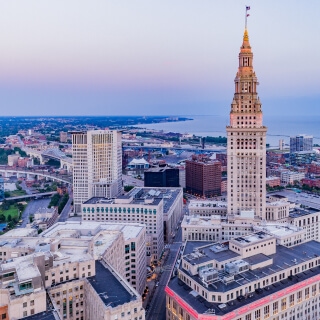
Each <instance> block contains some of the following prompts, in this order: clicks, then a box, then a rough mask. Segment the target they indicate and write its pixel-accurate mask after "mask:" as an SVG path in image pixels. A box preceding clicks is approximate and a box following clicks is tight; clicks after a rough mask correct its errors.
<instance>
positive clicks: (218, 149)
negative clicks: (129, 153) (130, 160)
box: [122, 145, 226, 154]
mask: <svg viewBox="0 0 320 320" xmlns="http://www.w3.org/2000/svg"><path fill="white" fill-rule="evenodd" d="M122 148H123V149H124V150H128V149H131V150H141V149H142V150H145V151H149V150H150V151H152V150H158V151H161V152H164V151H166V150H172V151H173V152H175V153H177V154H181V153H182V152H183V151H188V152H194V153H204V152H216V153H222V152H225V151H226V148H225V147H217V146H213V147H212V148H205V149H202V148H201V147H192V146H188V147H183V146H181V147H179V146H173V147H164V146H153V145H151V146H150V145H144V146H139V145H123V146H122Z"/></svg>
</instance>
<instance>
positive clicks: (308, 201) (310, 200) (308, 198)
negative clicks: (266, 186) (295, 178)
mask: <svg viewBox="0 0 320 320" xmlns="http://www.w3.org/2000/svg"><path fill="white" fill-rule="evenodd" d="M268 194H270V195H272V194H279V195H282V196H284V197H286V198H288V200H289V201H290V202H295V203H301V204H303V205H306V206H310V207H314V208H317V209H318V208H319V209H320V196H318V195H314V194H309V193H306V192H300V193H298V192H296V191H293V190H283V191H278V192H271V193H268Z"/></svg>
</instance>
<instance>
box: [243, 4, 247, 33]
mask: <svg viewBox="0 0 320 320" xmlns="http://www.w3.org/2000/svg"><path fill="white" fill-rule="evenodd" d="M247 18H248V9H247V6H246V16H245V24H244V26H245V29H246V30H247Z"/></svg>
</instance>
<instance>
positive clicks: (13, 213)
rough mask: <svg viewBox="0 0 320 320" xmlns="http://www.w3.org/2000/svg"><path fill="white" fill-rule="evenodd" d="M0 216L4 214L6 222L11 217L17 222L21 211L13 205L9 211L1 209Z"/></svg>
mask: <svg viewBox="0 0 320 320" xmlns="http://www.w3.org/2000/svg"><path fill="white" fill-rule="evenodd" d="M0 214H3V215H4V216H5V217H6V220H7V218H8V216H9V215H10V216H11V218H12V219H13V218H16V219H17V220H19V210H18V208H17V207H15V206H14V205H11V206H10V208H9V209H8V210H2V209H0Z"/></svg>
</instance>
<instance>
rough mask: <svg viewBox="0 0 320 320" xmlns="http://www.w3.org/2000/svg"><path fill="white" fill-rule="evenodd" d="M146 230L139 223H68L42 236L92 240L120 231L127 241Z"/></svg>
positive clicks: (51, 229) (46, 231)
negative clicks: (105, 232)
mask: <svg viewBox="0 0 320 320" xmlns="http://www.w3.org/2000/svg"><path fill="white" fill-rule="evenodd" d="M144 229H145V226H144V225H143V224H138V223H116V222H110V223H108V222H96V221H86V222H85V223H83V222H80V221H66V222H59V223H56V224H54V225H53V226H52V227H50V228H49V229H47V230H45V231H44V232H42V233H41V234H40V236H41V237H43V238H50V237H54V238H64V237H70V238H71V237H72V238H74V237H80V238H83V239H90V238H92V237H93V236H95V235H96V234H98V233H99V232H101V231H119V232H122V233H123V235H124V238H125V239H130V238H134V237H136V236H137V235H138V234H139V233H140V232H141V231H143V230H144Z"/></svg>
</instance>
